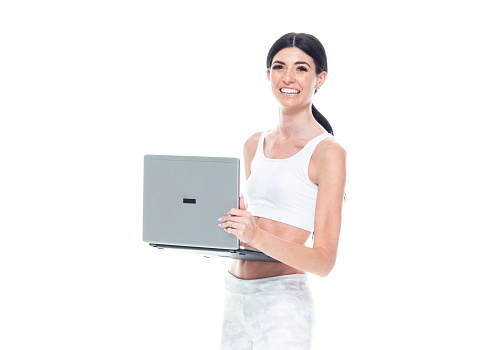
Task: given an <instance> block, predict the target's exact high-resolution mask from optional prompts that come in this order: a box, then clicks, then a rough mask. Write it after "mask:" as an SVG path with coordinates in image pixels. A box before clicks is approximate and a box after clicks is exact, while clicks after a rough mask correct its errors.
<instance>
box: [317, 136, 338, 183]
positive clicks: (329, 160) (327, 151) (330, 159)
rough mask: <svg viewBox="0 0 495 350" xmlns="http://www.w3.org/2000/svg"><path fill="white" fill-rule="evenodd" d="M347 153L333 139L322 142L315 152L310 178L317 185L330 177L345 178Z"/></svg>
mask: <svg viewBox="0 0 495 350" xmlns="http://www.w3.org/2000/svg"><path fill="white" fill-rule="evenodd" d="M346 156H347V152H346V150H345V149H344V147H342V145H341V144H340V143H338V142H337V141H336V140H335V139H334V138H333V137H330V138H328V139H325V140H322V141H321V142H320V143H319V144H318V146H317V147H316V149H315V150H314V152H313V157H312V158H311V163H310V169H309V170H310V174H309V175H310V178H311V180H313V182H315V183H316V184H318V183H320V182H321V181H322V180H323V179H325V180H328V179H329V177H332V178H335V177H336V176H337V177H340V176H344V177H345V163H346Z"/></svg>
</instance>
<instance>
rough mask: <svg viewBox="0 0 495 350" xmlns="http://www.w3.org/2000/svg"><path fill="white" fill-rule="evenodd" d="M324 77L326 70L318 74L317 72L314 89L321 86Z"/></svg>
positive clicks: (325, 76) (325, 77)
mask: <svg viewBox="0 0 495 350" xmlns="http://www.w3.org/2000/svg"><path fill="white" fill-rule="evenodd" d="M326 79H327V72H325V71H323V72H321V73H320V74H318V78H317V82H316V89H319V88H321V86H322V85H323V83H324V82H325V80H326Z"/></svg>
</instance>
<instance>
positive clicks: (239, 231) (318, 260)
mask: <svg viewBox="0 0 495 350" xmlns="http://www.w3.org/2000/svg"><path fill="white" fill-rule="evenodd" d="M311 162H312V166H311V165H310V170H311V169H314V170H313V171H310V175H313V178H314V181H315V183H316V184H317V185H318V197H317V199H316V212H315V226H314V243H313V247H312V248H309V247H306V246H303V245H300V244H296V243H292V242H288V241H286V240H283V239H281V238H279V237H277V236H274V235H272V234H270V233H269V232H267V231H264V230H262V229H260V228H259V227H258V226H257V225H256V222H255V220H254V218H253V216H252V215H251V213H250V212H248V211H247V210H246V207H245V206H244V203H243V200H242V198H241V206H240V209H235V208H233V209H231V210H230V212H229V215H228V216H226V217H223V218H221V221H222V227H224V228H225V229H226V232H229V233H232V234H234V235H236V236H237V238H239V239H240V240H241V241H242V242H244V243H247V244H249V245H250V246H252V247H254V248H256V249H258V250H260V251H262V252H264V253H265V254H267V255H268V256H271V257H272V258H274V259H277V260H279V261H280V262H283V263H284V264H287V265H289V266H292V267H294V268H296V269H299V270H302V271H305V272H310V273H314V274H316V275H319V276H322V277H325V276H327V275H328V274H329V273H330V271H331V270H332V268H333V266H334V265H335V261H336V258H337V246H338V242H339V235H340V227H341V221H342V201H343V197H344V188H345V179H346V165H345V163H346V152H345V150H344V149H343V148H342V147H341V146H340V145H339V144H337V143H335V142H322V144H321V147H320V145H319V147H318V148H317V152H316V150H315V153H314V154H313V159H312V161H311ZM228 221H235V227H233V228H228Z"/></svg>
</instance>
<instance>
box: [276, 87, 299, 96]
mask: <svg viewBox="0 0 495 350" xmlns="http://www.w3.org/2000/svg"><path fill="white" fill-rule="evenodd" d="M280 91H281V92H282V93H283V94H287V95H297V94H298V93H300V91H299V90H296V89H289V88H282V89H280Z"/></svg>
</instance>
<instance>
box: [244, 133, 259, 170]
mask: <svg viewBox="0 0 495 350" xmlns="http://www.w3.org/2000/svg"><path fill="white" fill-rule="evenodd" d="M261 134H262V132H257V133H256V134H253V135H251V136H250V137H249V138H248V139H247V140H246V142H244V171H245V172H246V179H247V178H249V176H250V175H251V162H252V161H253V158H254V155H255V154H256V149H257V148H258V142H259V140H260V137H261Z"/></svg>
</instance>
